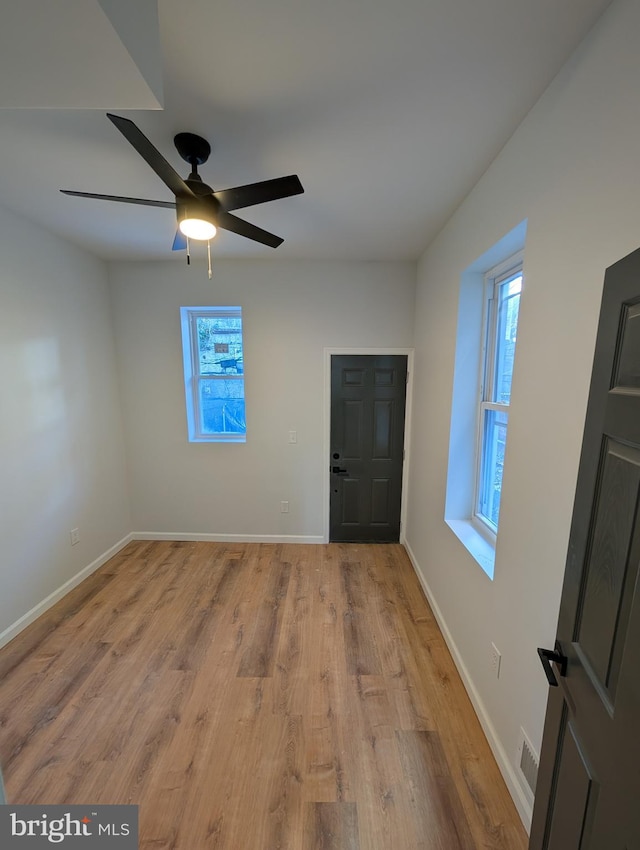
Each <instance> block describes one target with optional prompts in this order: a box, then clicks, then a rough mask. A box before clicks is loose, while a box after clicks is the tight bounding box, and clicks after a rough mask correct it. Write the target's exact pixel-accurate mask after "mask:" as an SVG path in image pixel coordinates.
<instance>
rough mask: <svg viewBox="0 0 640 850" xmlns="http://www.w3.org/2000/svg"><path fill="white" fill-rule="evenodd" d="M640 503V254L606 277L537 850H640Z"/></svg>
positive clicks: (536, 824) (537, 814) (554, 671)
mask: <svg viewBox="0 0 640 850" xmlns="http://www.w3.org/2000/svg"><path fill="white" fill-rule="evenodd" d="M639 505H640V250H638V251H636V252H634V253H633V254H630V255H629V256H628V257H625V259H623V260H620V262H618V263H616V264H615V265H614V266H611V268H609V269H608V270H607V273H606V276H605V285H604V295H603V301H602V310H601V314H600V324H599V327H598V337H597V342H596V352H595V359H594V366H593V374H592V378H591V390H590V395H589V404H588V409H587V419H586V424H585V431H584V437H583V443H582V455H581V459H580V469H579V474H578V483H577V489H576V496H575V503H574V513H573V520H572V525H571V532H570V539H569V552H568V556H567V565H566V573H565V581H564V587H563V592H562V601H561V607H560V616H559V620H558V631H557V644H556V647H555V649H556V652H557V655H556V660H555V661H553V662H551V663H552V664H553V667H551V665H550V666H549V668H548V669H547V674H548V675H550V676H552V679H553V678H556V679H557V681H558V683H559V684H558V686H557V687H551V688H550V694H549V702H548V706H547V716H546V720H545V729H544V738H543V744H542V755H541V761H540V772H539V778H538V787H537V789H536V802H535V808H534V816H533V825H532V831H531V841H530V845H529V846H530V848H531V850H540V849H541V848H544V850H635V848H640V589H639V587H638V572H639V567H640V523H639V522H638V514H639V510H638V509H639ZM550 649H553V648H550ZM565 659H566V660H565ZM565 665H566V666H565ZM563 669H564V672H565V675H562V673H563Z"/></svg>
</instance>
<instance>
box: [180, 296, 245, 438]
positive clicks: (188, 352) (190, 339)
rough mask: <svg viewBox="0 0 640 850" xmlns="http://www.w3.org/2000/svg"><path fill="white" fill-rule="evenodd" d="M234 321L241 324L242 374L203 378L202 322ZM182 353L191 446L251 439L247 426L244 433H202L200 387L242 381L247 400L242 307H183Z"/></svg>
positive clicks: (204, 375)
mask: <svg viewBox="0 0 640 850" xmlns="http://www.w3.org/2000/svg"><path fill="white" fill-rule="evenodd" d="M224 317H234V318H240V320H241V334H242V362H243V368H242V373H241V374H235V375H230V374H220V375H217V374H213V375H212V374H202V373H201V371H200V350H199V346H198V320H199V319H201V318H224ZM180 318H181V324H182V353H183V365H184V387H185V399H186V411H187V432H188V438H189V442H191V443H245V442H246V439H247V432H246V422H245V430H244V432H242V433H238V432H235V433H234V432H227V431H215V432H205V431H203V430H202V410H201V404H200V386H201V383H202V382H203V381H204V382H206V381H221V380H224V381H229V380H238V381H242V386H243V393H242V398H243V401H245V410H246V396H245V387H244V378H245V371H244V321H243V317H242V307H181V308H180Z"/></svg>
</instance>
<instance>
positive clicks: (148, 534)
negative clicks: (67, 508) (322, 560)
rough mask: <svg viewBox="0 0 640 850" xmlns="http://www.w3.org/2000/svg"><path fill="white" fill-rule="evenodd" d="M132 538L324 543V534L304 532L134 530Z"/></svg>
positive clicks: (206, 541) (218, 541) (207, 541)
mask: <svg viewBox="0 0 640 850" xmlns="http://www.w3.org/2000/svg"><path fill="white" fill-rule="evenodd" d="M131 539H132V540H186V541H190V540H193V541H201V542H204V543H313V544H316V543H324V542H325V540H324V538H323V537H322V535H312V534H309V535H302V534H198V533H192V532H184V533H183V532H177V531H176V532H173V531H172V532H167V531H134V532H133V534H132V535H131Z"/></svg>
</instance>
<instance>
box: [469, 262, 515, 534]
mask: <svg viewBox="0 0 640 850" xmlns="http://www.w3.org/2000/svg"><path fill="white" fill-rule="evenodd" d="M521 290H522V260H521V258H519V257H518V258H515V259H514V258H512V259H511V260H510V261H507V262H506V263H503V264H501V266H498V267H496V268H494V269H491V270H490V271H489V272H488V273H487V274H486V275H485V293H486V309H485V330H484V334H483V351H484V356H483V358H482V361H483V362H482V366H481V368H482V372H483V375H482V383H481V401H480V408H479V413H478V451H477V459H476V465H477V469H476V499H475V516H476V518H477V519H478V520H480V522H482V523H484V525H485V526H486V527H487V528H488V529H489V530H490V531H491V532H493V533H494V534H495V533H496V532H497V530H498V519H499V516H500V494H501V491H502V472H503V467H504V452H505V445H506V441H507V426H508V423H509V402H510V400H511V378H512V374H513V358H514V354H515V348H516V337H517V332H518V313H519V309H520V293H521Z"/></svg>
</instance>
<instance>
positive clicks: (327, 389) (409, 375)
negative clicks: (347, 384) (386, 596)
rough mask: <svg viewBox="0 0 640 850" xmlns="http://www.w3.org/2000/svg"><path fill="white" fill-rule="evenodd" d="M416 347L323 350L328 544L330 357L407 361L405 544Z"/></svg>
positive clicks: (324, 489)
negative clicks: (393, 357) (387, 357)
mask: <svg viewBox="0 0 640 850" xmlns="http://www.w3.org/2000/svg"><path fill="white" fill-rule="evenodd" d="M413 351H414V350H413V348H384V347H383V348H349V347H347V346H334V347H331V348H325V349H324V402H323V420H324V427H323V432H324V439H323V447H322V450H323V456H322V462H323V464H324V467H323V473H322V492H323V494H324V495H323V506H322V523H323V539H324V542H325V543H328V542H329V499H330V498H331V473H330V472H329V466H330V464H329V455H330V453H331V357H332V355H334V354H346V355H356V356H359V355H360V356H367V355H371V354H373V355H375V354H400V355H404V356H406V358H407V394H406V399H405V417H404V460H403V462H402V495H401V502H400V543H404V542H405V539H406V538H405V530H406V515H407V493H408V484H409V469H410V468H411V465H410V462H409V459H410V453H411V406H412V400H413Z"/></svg>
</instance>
